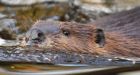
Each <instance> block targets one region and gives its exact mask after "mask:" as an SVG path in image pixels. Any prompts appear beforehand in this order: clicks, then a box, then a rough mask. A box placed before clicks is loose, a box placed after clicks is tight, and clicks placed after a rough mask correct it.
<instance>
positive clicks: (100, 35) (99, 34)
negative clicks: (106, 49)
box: [95, 29, 105, 48]
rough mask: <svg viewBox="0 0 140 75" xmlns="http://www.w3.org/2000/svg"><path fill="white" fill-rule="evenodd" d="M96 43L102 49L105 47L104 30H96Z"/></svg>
mask: <svg viewBox="0 0 140 75" xmlns="http://www.w3.org/2000/svg"><path fill="white" fill-rule="evenodd" d="M95 33H96V35H95V38H96V39H95V42H96V43H97V44H98V46H99V47H100V48H102V47H103V46H104V45H105V35H104V32H103V30H102V29H96V30H95Z"/></svg>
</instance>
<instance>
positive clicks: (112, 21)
mask: <svg viewBox="0 0 140 75" xmlns="http://www.w3.org/2000/svg"><path fill="white" fill-rule="evenodd" d="M25 41H26V42H27V44H26V45H31V46H36V47H39V48H46V49H50V50H58V51H59V50H61V51H66V52H77V53H92V54H93V55H102V56H126V57H140V7H137V8H134V9H132V10H127V11H122V12H118V13H115V14H112V15H109V16H106V17H103V18H100V19H98V20H96V21H95V22H93V23H88V24H81V23H76V22H60V21H44V20H40V21H37V22H35V24H34V25H33V26H32V27H31V29H29V31H27V33H26V39H25Z"/></svg>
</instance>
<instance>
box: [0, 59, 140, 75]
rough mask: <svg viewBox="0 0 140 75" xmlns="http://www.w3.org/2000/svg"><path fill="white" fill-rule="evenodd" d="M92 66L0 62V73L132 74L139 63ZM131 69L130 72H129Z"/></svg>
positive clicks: (54, 74)
mask: <svg viewBox="0 0 140 75" xmlns="http://www.w3.org/2000/svg"><path fill="white" fill-rule="evenodd" d="M94 66H95V65H85V64H58V65H53V64H41V63H19V62H15V63H14V62H13V63H11V62H6V63H4V62H1V63H0V75H93V74H94V75H104V74H105V75H114V74H115V75H132V74H133V71H137V70H140V65H133V66H108V67H107V66H106V67H105V66H104V67H102V68H97V67H94ZM131 71H132V73H130V72H131ZM127 72H129V73H130V74H128V73H127ZM137 73H140V72H137ZM133 75H134V74H133Z"/></svg>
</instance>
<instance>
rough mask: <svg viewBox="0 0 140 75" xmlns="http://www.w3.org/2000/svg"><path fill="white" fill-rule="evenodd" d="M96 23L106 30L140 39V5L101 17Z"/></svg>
mask: <svg viewBox="0 0 140 75" xmlns="http://www.w3.org/2000/svg"><path fill="white" fill-rule="evenodd" d="M95 24H96V25H97V27H99V28H102V29H103V30H104V31H105V32H117V33H120V34H122V35H124V36H126V37H128V38H133V39H136V40H138V41H140V7H137V8H134V9H132V10H128V11H122V12H119V13H115V14H112V15H110V16H108V17H104V18H101V19H99V20H97V21H95Z"/></svg>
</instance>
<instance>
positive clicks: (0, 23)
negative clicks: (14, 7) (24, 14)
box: [0, 19, 18, 39]
mask: <svg viewBox="0 0 140 75" xmlns="http://www.w3.org/2000/svg"><path fill="white" fill-rule="evenodd" d="M16 23H17V21H16V20H15V19H1V20H0V38H3V39H15V38H16V37H15V34H16V33H18V28H17V27H16Z"/></svg>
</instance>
